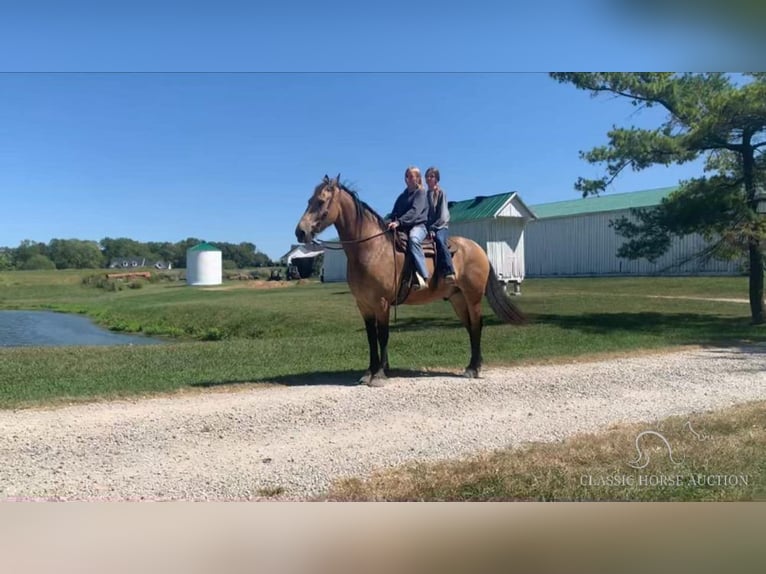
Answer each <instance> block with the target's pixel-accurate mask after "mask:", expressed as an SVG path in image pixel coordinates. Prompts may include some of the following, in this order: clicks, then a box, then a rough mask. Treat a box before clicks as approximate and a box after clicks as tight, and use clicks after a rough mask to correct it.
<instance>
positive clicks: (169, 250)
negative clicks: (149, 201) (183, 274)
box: [0, 237, 274, 271]
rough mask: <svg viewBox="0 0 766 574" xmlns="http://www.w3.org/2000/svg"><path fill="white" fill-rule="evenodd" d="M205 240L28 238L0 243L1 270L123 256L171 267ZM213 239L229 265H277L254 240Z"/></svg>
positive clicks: (88, 264)
mask: <svg viewBox="0 0 766 574" xmlns="http://www.w3.org/2000/svg"><path fill="white" fill-rule="evenodd" d="M202 242H203V240H201V239H197V238H195V237H189V238H187V239H184V240H183V241H178V242H176V243H171V242H168V241H166V242H155V241H149V242H140V241H135V240H133V239H129V238H127V237H118V238H111V237H105V238H104V239H102V240H101V241H88V240H81V239H51V240H50V242H48V243H40V242H36V241H32V240H29V239H25V240H24V241H22V242H21V243H20V244H19V246H18V247H0V271H8V270H14V269H18V270H36V269H99V268H104V267H108V266H109V264H110V262H112V261H114V260H116V259H121V258H131V259H146V261H147V264H149V265H153V264H154V263H156V262H159V261H162V262H164V263H169V264H170V265H171V266H172V267H186V250H187V249H189V248H190V247H194V246H195V245H198V244H199V243H202ZM211 243H212V244H213V245H215V246H216V247H218V248H219V249H220V250H221V258H222V259H223V266H224V267H226V268H229V269H235V268H236V269H243V268H247V267H267V266H271V265H274V262H273V261H271V259H269V257H268V256H267V255H266V254H265V253H261V252H259V251H258V250H257V248H256V246H255V245H254V244H253V243H248V242H242V243H236V244H235V243H227V242H211Z"/></svg>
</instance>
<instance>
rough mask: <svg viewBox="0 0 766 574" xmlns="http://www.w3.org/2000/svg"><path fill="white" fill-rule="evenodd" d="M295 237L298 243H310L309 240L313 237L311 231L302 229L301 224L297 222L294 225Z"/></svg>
mask: <svg viewBox="0 0 766 574" xmlns="http://www.w3.org/2000/svg"><path fill="white" fill-rule="evenodd" d="M295 238H296V239H297V240H298V243H304V244H305V243H311V241H312V240H313V239H314V234H313V232H312V231H311V230H310V229H309V230H305V229H303V227H302V226H301V224H300V223H299V224H298V225H297V226H296V227H295Z"/></svg>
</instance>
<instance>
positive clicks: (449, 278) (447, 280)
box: [444, 273, 456, 285]
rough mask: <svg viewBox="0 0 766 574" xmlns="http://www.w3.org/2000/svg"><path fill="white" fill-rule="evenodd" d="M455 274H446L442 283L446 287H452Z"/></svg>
mask: <svg viewBox="0 0 766 574" xmlns="http://www.w3.org/2000/svg"><path fill="white" fill-rule="evenodd" d="M455 279H456V277H455V274H454V273H448V274H447V275H445V276H444V283H445V284H446V285H454V284H455Z"/></svg>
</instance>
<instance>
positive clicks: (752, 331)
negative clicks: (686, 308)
mask: <svg viewBox="0 0 766 574" xmlns="http://www.w3.org/2000/svg"><path fill="white" fill-rule="evenodd" d="M530 322H531V324H549V325H555V326H557V327H560V328H562V329H573V330H577V331H582V332H583V333H588V334H593V335H608V334H610V333H614V332H619V331H622V332H632V333H654V334H661V333H673V335H674V337H677V338H680V339H682V340H683V339H688V342H689V343H697V344H704V343H720V342H722V341H724V342H725V341H729V342H736V341H742V340H743V339H744V340H751V341H759V342H762V341H766V329H764V328H761V327H757V326H753V325H751V324H750V323H749V322H748V321H747V320H746V319H743V318H741V317H720V316H713V315H704V314H696V313H672V314H671V313H651V312H647V313H584V314H581V315H542V314H540V315H534V316H532V317H531V321H530Z"/></svg>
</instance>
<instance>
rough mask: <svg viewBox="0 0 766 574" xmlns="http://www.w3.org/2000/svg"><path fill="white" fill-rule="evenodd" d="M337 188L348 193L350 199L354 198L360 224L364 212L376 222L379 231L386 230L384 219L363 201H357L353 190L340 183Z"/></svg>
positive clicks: (357, 198)
mask: <svg viewBox="0 0 766 574" xmlns="http://www.w3.org/2000/svg"><path fill="white" fill-rule="evenodd" d="M338 187H340V189H342V190H343V191H345V192H346V193H348V194H349V195H350V196H351V197H353V198H354V205H356V217H357V219H358V220H359V221H360V222H361V220H362V218H363V217H364V214H365V212H367V213H369V214H370V215H371V216H372V218H373V219H374V220H375V222H377V224H378V227H380V229H381V230H384V229H386V222H385V221H384V219H383V218H382V217H381V216H380V214H379V213H378V212H377V211H375V210H374V209H373V208H372V207H370V206H369V205H367V204H366V203H365V202H364V201H362V200H361V199H359V194H358V193H357V192H356V191H354V190H353V189H349V188H348V187H346V186H345V185H343V184H342V183H338Z"/></svg>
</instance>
